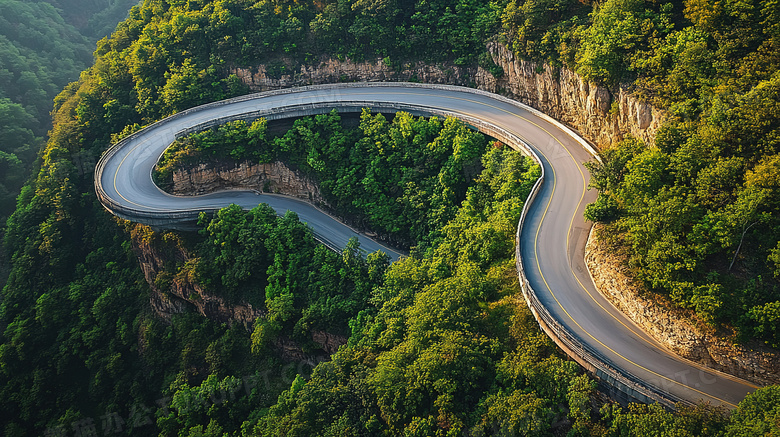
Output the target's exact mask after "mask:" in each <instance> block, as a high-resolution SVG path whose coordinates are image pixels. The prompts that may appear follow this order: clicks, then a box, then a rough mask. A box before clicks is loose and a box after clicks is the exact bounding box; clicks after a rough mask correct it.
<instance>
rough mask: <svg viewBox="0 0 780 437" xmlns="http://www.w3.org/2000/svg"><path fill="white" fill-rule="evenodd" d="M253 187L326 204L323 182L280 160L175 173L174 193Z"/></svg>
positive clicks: (202, 166)
mask: <svg viewBox="0 0 780 437" xmlns="http://www.w3.org/2000/svg"><path fill="white" fill-rule="evenodd" d="M231 188H236V189H250V190H256V191H259V192H263V193H281V194H285V195H288V196H293V197H297V198H299V199H302V200H306V201H309V202H313V203H316V204H318V203H322V202H323V198H322V194H321V192H320V188H319V185H317V182H316V181H315V180H313V179H312V178H309V177H307V176H305V175H303V174H302V173H301V172H299V171H296V170H292V169H291V168H290V167H288V166H287V165H286V164H284V163H283V162H280V161H276V162H271V163H267V164H253V163H250V162H238V163H220V164H216V163H201V164H197V165H195V166H191V167H186V168H182V169H178V170H176V171H174V173H173V185H172V187H171V190H170V192H171V194H176V195H179V196H192V195H199V194H207V193H211V192H214V191H218V190H225V189H231Z"/></svg>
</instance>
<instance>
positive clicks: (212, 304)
mask: <svg viewBox="0 0 780 437" xmlns="http://www.w3.org/2000/svg"><path fill="white" fill-rule="evenodd" d="M136 226H137V231H136V232H134V233H133V249H134V251H135V254H136V256H137V257H138V262H139V264H140V265H141V271H143V273H144V278H146V282H147V283H148V284H149V286H150V287H151V288H152V296H151V298H150V304H151V307H152V310H154V312H155V313H156V314H157V315H158V316H159V317H161V318H162V319H164V320H170V318H171V316H172V315H174V314H179V313H184V312H187V311H197V312H199V313H200V314H201V315H203V316H205V317H208V318H210V319H213V320H216V321H219V322H225V323H240V324H242V325H243V326H245V327H247V328H251V326H252V323H254V321H255V319H257V318H258V317H260V316H262V314H263V313H262V311H261V310H260V309H258V308H254V307H252V305H250V304H249V303H239V304H233V303H230V302H227V301H226V300H225V299H223V298H221V297H219V296H215V295H213V294H210V293H207V292H206V291H205V290H204V289H203V287H201V286H199V285H198V284H195V283H193V282H192V281H191V280H190V278H189V277H187V276H186V275H176V276H174V277H170V278H167V279H166V280H162V281H161V280H160V279H162V277H161V275H166V269H165V266H166V264H169V263H175V264H179V265H183V264H185V263H186V262H187V261H188V260H190V259H191V257H190V255H189V254H187V253H186V252H185V251H184V249H182V248H181V247H179V246H178V245H175V244H165V247H166V250H165V252H166V253H163V251H161V250H160V248H159V247H158V246H159V244H153V243H151V241H150V239H149V238H145V235H148V234H147V233H146V232H143V230H142V229H140V227H142V225H136Z"/></svg>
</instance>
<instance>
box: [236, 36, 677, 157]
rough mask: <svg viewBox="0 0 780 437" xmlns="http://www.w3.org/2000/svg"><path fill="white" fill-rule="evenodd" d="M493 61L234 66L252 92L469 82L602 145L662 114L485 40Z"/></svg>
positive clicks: (652, 128)
mask: <svg viewBox="0 0 780 437" xmlns="http://www.w3.org/2000/svg"><path fill="white" fill-rule="evenodd" d="M488 50H489V51H490V54H491V55H492V57H493V61H494V62H495V63H496V64H497V65H499V66H501V67H502V68H503V69H504V75H503V76H502V77H500V78H495V77H494V76H493V75H491V74H490V73H489V72H488V71H486V70H485V69H483V68H481V67H471V68H464V67H459V66H456V65H448V64H438V65H427V64H424V63H419V62H418V63H415V64H406V65H404V66H402V68H400V69H393V68H392V67H391V66H389V65H387V64H385V63H384V62H382V61H381V60H377V61H375V62H352V61H350V60H345V61H339V60H337V59H325V60H323V61H322V62H320V63H319V64H317V65H304V66H302V67H301V68H300V71H299V72H296V73H295V74H292V75H282V76H281V77H280V78H274V77H271V76H269V74H268V72H267V70H266V68H265V66H263V65H260V66H258V67H255V68H254V69H251V70H250V69H240V68H237V69H234V70H233V71H232V72H233V73H235V74H236V75H237V76H238V77H239V78H241V80H242V81H243V82H244V83H246V84H247V85H249V87H250V88H251V89H253V90H255V91H266V90H271V89H277V88H287V87H292V86H301V85H313V84H323V83H336V82H359V81H368V82H380V81H419V82H424V83H433V84H450V85H462V86H471V87H475V88H479V89H483V90H486V91H490V92H494V93H497V94H502V95H504V96H506V97H509V98H512V99H514V100H517V101H519V102H522V103H525V104H527V105H529V106H532V107H534V108H536V109H539V110H541V111H542V112H545V113H546V114H548V115H550V116H552V117H553V118H555V119H557V120H559V121H562V122H563V123H565V124H567V125H568V126H569V127H571V128H573V129H574V130H576V131H578V132H579V133H580V134H581V135H582V136H583V137H584V138H585V139H587V140H588V141H590V142H592V143H594V144H595V145H597V146H598V147H606V146H608V145H609V144H611V143H612V142H615V141H620V140H622V139H623V138H624V137H625V136H626V135H631V136H633V137H635V138H639V139H642V140H643V141H645V142H646V143H648V144H652V142H653V141H654V139H655V133H656V131H657V130H658V127H659V126H660V125H661V123H662V122H663V119H664V112H663V111H661V110H659V109H657V108H654V107H652V106H650V105H648V104H645V103H643V102H641V101H639V100H638V99H637V98H635V97H634V96H632V95H631V94H630V93H629V92H628V91H627V90H626V89H625V88H616V89H614V90H611V89H608V88H605V87H602V86H598V85H596V84H593V83H588V82H586V81H583V80H582V78H580V77H579V76H578V75H577V74H576V73H574V72H572V71H570V70H567V69H565V68H554V67H551V66H549V65H546V64H537V63H534V62H527V61H523V60H520V59H517V58H516V57H515V56H514V54H513V53H512V52H511V50H509V49H507V48H506V47H505V46H503V45H501V44H498V43H490V44H489V45H488Z"/></svg>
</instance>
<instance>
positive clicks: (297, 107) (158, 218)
mask: <svg viewBox="0 0 780 437" xmlns="http://www.w3.org/2000/svg"><path fill="white" fill-rule="evenodd" d="M399 85H401V86H406V87H420V88H428V89H441V90H454V91H460V92H469V93H473V94H480V95H487V96H490V97H491V98H494V99H497V100H500V101H503V102H506V103H509V104H511V105H513V106H516V107H518V108H522V109H524V110H527V111H530V112H533V113H534V114H536V115H539V116H540V117H542V118H544V119H546V120H548V121H550V122H551V123H553V124H555V125H556V126H558V127H559V128H561V130H563V131H564V132H566V133H568V134H569V135H571V136H572V137H573V138H575V139H577V141H579V142H580V144H581V145H582V146H583V147H584V148H585V149H586V150H588V151H589V152H590V153H591V154H592V155H593V156H594V157H596V158H597V159H598V154H597V153H596V151H595V150H594V149H593V147H592V146H590V144H588V143H587V142H586V141H584V140H583V139H582V138H580V137H579V136H578V135H576V134H575V133H574V132H573V131H571V130H570V129H569V128H567V127H566V126H564V125H562V124H561V123H560V122H558V121H556V120H554V119H552V118H550V117H549V116H547V115H545V114H543V113H541V112H540V111H538V110H535V109H533V108H531V107H529V106H527V105H523V104H521V103H519V102H516V101H513V100H510V99H508V98H505V97H502V96H497V95H495V94H491V93H488V92H485V91H481V90H475V89H471V88H464V87H457V86H453V85H427V84H418V83H398V82H395V83H384V82H375V83H371V86H379V87H381V86H399ZM365 86H366V84H365V83H363V84H355V83H348V84H329V85H312V86H304V87H299V88H295V89H281V90H274V91H268V92H264V93H257V94H250V95H246V96H241V97H236V98H233V99H229V100H223V101H220V102H214V103H209V104H206V105H202V106H198V107H195V108H191V109H188V110H186V111H183V112H180V113H178V114H175V115H172V116H170V117H168V118H165V119H163V120H160V121H158V122H156V123H153V124H151V125H149V126H147V127H145V128H143V129H141V130H139V131H138V132H135V133H133V134H131V135H129V136H127V137H125V138H124V139H122V140H121V141H119V142H118V143H116V144H114V145H113V146H111V147H110V148H109V149H108V150H107V151H106V152H105V153H104V154H103V156H102V157H101V159H100V161H99V162H98V165H97V167H96V169H95V191H96V193H97V196H98V198H99V199H100V201H101V203H102V204H103V205H104V207H105V208H106V209H108V210H109V211H110V212H111V213H113V214H115V215H117V216H119V217H122V218H125V219H128V220H133V221H137V222H140V223H145V224H152V225H157V226H165V225H168V224H175V223H180V222H183V221H193V220H195V219H197V217H198V215H199V213H200V212H201V210H183V211H173V212H171V211H167V212H166V211H147V210H141V209H137V208H132V207H129V206H126V205H122V204H120V203H118V202H116V201H114V199H111V198H110V197H109V196H108V195H107V194H106V192H105V191H104V190H103V187H102V184H101V180H102V176H103V171H104V170H105V166H106V163H107V162H108V160H109V159H110V158H111V157H113V156H114V155H115V154H116V153H117V152H118V151H119V150H121V149H122V148H123V147H124V146H125V145H127V144H128V143H130V142H132V141H134V140H135V139H137V138H138V137H139V136H141V135H143V134H145V133H147V132H148V131H150V130H153V129H156V128H159V127H161V126H163V125H165V124H167V123H170V122H172V121H174V120H177V119H179V118H181V117H184V116H186V115H189V114H192V113H196V112H200V111H204V110H207V109H212V108H215V107H219V106H224V105H230V104H233V103H237V102H244V101H249V100H253V99H262V98H266V97H269V96H275V95H281V94H288V93H296V92H301V91H310V90H319V91H326V90H336V89H340V88H352V87H365ZM334 107H336V108H339V109H340V110H342V111H360V110H362V108H366V107H368V108H372V109H378V110H382V109H389V110H394V111H399V110H403V111H410V112H415V113H418V114H422V115H435V116H443V117H449V116H452V117H456V118H458V119H460V120H462V121H464V122H466V123H468V124H470V125H472V126H473V127H475V128H476V129H478V130H479V131H481V132H483V133H486V134H488V135H490V136H493V137H495V138H497V139H499V140H501V141H503V142H504V143H506V144H507V145H509V146H510V147H512V148H514V149H515V150H518V151H520V152H521V153H523V154H525V155H526V156H529V157H530V158H531V159H533V160H534V161H535V162H536V163H537V164H538V165H539V166H540V168H541V170H542V174H541V176H540V177H539V179H538V180H537V181H536V183H535V184H534V186H533V188H532V189H531V193H530V194H529V196H528V198H527V199H526V201H525V204H524V206H523V210H522V213H521V216H520V220H519V222H518V225H517V232H516V235H515V242H516V244H515V256H516V268H517V273H518V278H519V281H520V285H521V288H522V292H523V297H524V299H525V301H526V303H527V304H528V306H529V308H530V309H531V312H532V313H533V315H534V317H535V318H536V320H537V322H538V323H539V325H540V326H541V328H542V329H543V330H544V332H545V333H546V334H547V335H549V336H550V337H551V338H552V339H553V341H554V342H555V343H556V344H558V345H559V346H560V347H561V348H562V349H563V350H564V351H566V353H567V354H568V355H569V356H571V357H572V358H573V359H575V360H576V361H577V362H579V363H580V364H581V365H583V366H584V367H585V368H586V369H587V370H589V371H590V372H592V373H593V374H595V375H596V376H597V377H598V378H599V379H601V380H602V381H605V382H607V383H608V384H610V385H611V386H613V387H615V388H617V389H618V390H620V391H622V392H623V393H625V394H626V395H627V396H628V397H629V398H631V399H635V400H639V401H643V402H647V401H655V402H659V403H661V404H663V405H665V406H667V407H670V408H673V407H674V405H675V404H676V403H678V402H686V401H685V400H683V399H681V398H679V397H676V396H674V395H672V394H671V393H667V392H665V391H663V390H662V389H660V388H658V387H655V386H652V385H650V384H648V383H646V382H644V381H642V380H641V379H640V378H638V377H636V376H634V375H632V374H631V373H629V372H627V371H625V370H623V369H620V368H618V367H617V366H615V365H614V364H613V363H612V362H611V361H610V360H609V359H608V358H607V357H605V356H603V355H602V354H600V353H599V352H598V351H597V350H595V349H594V348H592V347H590V346H589V345H588V344H587V343H584V342H582V341H581V340H580V339H579V338H577V336H575V335H574V334H573V333H571V332H570V331H569V330H568V329H566V327H565V326H564V325H562V324H561V323H559V322H558V321H557V320H555V318H554V317H553V316H552V315H551V314H550V312H549V311H548V310H547V308H546V307H545V306H544V305H543V304H542V303H541V301H540V300H539V298H538V296H537V294H536V292H535V291H534V289H533V287H531V284H530V283H529V281H528V278H527V277H526V274H525V269H524V266H523V260H522V257H521V253H520V250H521V246H520V235H521V233H522V229H523V225H524V222H525V218H526V216H527V214H528V210H529V208H530V206H531V205H532V204H533V202H534V200H535V199H536V196H537V195H538V193H539V191H540V189H541V185H542V183H543V182H544V178H545V171H544V165H543V164H544V163H543V162H542V160H541V159H540V158H539V156H538V155H537V154H536V153H535V152H534V150H533V149H532V148H531V147H530V146H529V145H528V144H526V143H525V142H524V141H523V140H522V139H521V138H520V137H519V136H517V135H515V134H513V133H512V132H509V131H507V130H506V129H504V128H502V127H500V126H498V125H495V124H493V123H490V122H488V121H485V120H482V119H478V118H475V117H471V116H469V115H466V114H462V113H458V112H456V111H448V110H443V109H440V108H431V107H426V106H422V105H411V104H403V103H392V102H379V101H370V100H349V101H341V100H340V101H338V102H334V101H328V102H316V103H305V104H292V105H285V106H279V107H275V108H273V109H269V110H260V111H251V112H246V113H241V114H236V115H232V116H227V117H220V118H217V119H212V120H209V121H207V122H204V123H199V124H197V125H194V126H190V127H188V128H186V129H183V130H181V131H179V132H177V133H176V134H175V137H176V138H179V137H181V136H183V135H187V134H190V133H192V132H197V131H201V130H205V129H208V128H211V127H213V126H217V125H220V124H224V123H227V122H229V121H235V120H246V121H249V120H253V119H258V118H261V117H264V118H267V119H279V118H289V117H295V116H300V115H311V114H316V113H323V112H327V111H329V110H330V109H332V108H334ZM380 112H381V111H380ZM210 212H213V211H210ZM326 244H327V241H326Z"/></svg>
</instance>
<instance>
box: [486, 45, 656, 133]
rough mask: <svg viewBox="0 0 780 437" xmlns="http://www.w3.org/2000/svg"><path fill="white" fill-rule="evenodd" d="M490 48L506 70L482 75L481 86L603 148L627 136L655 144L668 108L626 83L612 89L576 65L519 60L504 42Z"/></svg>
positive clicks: (494, 59)
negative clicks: (634, 92)
mask: <svg viewBox="0 0 780 437" xmlns="http://www.w3.org/2000/svg"><path fill="white" fill-rule="evenodd" d="M488 50H489V51H490V53H491V55H492V56H493V61H494V62H495V63H496V64H497V65H499V66H501V67H502V68H503V69H504V75H503V76H502V77H501V78H499V79H495V78H493V77H492V76H490V75H487V76H485V75H482V76H480V77H479V79H481V80H482V83H479V82H478V85H479V88H482V89H485V90H487V91H491V92H496V93H499V94H504V95H506V96H507V97H510V98H513V99H515V100H517V101H520V102H523V103H525V104H527V105H530V106H533V107H534V108H536V109H539V110H541V111H542V112H544V113H546V114H547V115H550V116H551V117H553V118H555V119H556V120H559V121H561V122H563V123H565V124H567V125H568V126H569V127H571V128H573V129H574V130H576V131H578V132H579V133H580V135H582V136H583V137H584V138H585V139H587V140H588V141H590V142H592V143H594V144H596V145H597V146H598V147H600V148H603V147H605V146H608V145H610V144H611V143H613V142H616V141H620V140H622V139H623V138H624V137H625V136H626V135H631V136H633V137H634V138H638V139H641V140H642V141H644V142H645V143H646V144H653V142H654V140H655V133H656V131H657V130H658V128H659V127H660V125H661V123H662V122H663V119H664V112H663V111H661V110H659V109H657V108H654V107H652V106H650V105H648V104H646V103H643V102H641V101H639V100H638V99H637V98H635V97H634V96H632V95H631V94H630V93H629V92H628V91H627V90H626V88H624V87H620V88H618V89H616V90H610V89H607V88H605V87H602V86H598V85H596V84H593V83H588V82H586V81H584V80H583V79H582V78H581V77H580V76H578V75H577V74H576V73H574V72H572V71H571V70H567V69H565V68H553V67H551V66H549V65H546V64H544V65H540V64H536V63H533V62H526V61H523V60H521V59H517V58H515V56H514V54H513V53H512V51H511V50H509V49H507V48H506V47H505V46H503V45H501V44H495V43H494V44H490V45H489V46H488Z"/></svg>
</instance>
